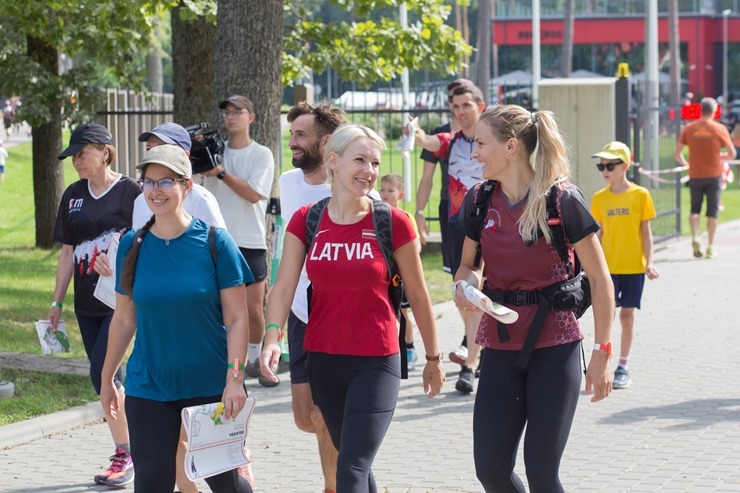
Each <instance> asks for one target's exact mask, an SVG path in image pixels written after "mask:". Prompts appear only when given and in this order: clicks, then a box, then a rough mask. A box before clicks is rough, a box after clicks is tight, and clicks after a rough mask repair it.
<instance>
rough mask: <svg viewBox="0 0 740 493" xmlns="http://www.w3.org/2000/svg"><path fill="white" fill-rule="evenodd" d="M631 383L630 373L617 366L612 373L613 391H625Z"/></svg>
mask: <svg viewBox="0 0 740 493" xmlns="http://www.w3.org/2000/svg"><path fill="white" fill-rule="evenodd" d="M631 383H632V379H631V378H630V373H629V372H628V371H627V369H626V368H624V367H623V366H618V367H617V369H616V371H615V372H614V382H612V388H613V389H626V388H627V387H629V386H630V384H631Z"/></svg>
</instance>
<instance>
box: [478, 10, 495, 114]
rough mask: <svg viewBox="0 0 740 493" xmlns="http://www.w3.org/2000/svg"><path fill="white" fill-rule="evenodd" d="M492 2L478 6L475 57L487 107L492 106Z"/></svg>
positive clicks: (479, 82)
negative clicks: (476, 49)
mask: <svg viewBox="0 0 740 493" xmlns="http://www.w3.org/2000/svg"><path fill="white" fill-rule="evenodd" d="M491 43H492V39H491V0H481V2H480V4H479V6H478V51H477V53H476V55H475V65H476V69H477V70H476V72H477V74H476V82H477V83H478V87H479V88H480V89H481V91H483V97H484V98H485V100H486V106H488V105H489V104H491V84H490V80H491Z"/></svg>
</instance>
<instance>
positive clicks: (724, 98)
mask: <svg viewBox="0 0 740 493" xmlns="http://www.w3.org/2000/svg"><path fill="white" fill-rule="evenodd" d="M731 13H732V10H730V9H725V10H723V11H722V102H723V103H724V105H725V107H724V108H722V116H723V117H725V115H726V114H727V112H728V111H729V109H730V102H729V101H728V98H727V17H729V15H730V14H731Z"/></svg>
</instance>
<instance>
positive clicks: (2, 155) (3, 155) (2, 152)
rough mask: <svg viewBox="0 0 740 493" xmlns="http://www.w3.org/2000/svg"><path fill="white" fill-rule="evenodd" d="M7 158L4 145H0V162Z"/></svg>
mask: <svg viewBox="0 0 740 493" xmlns="http://www.w3.org/2000/svg"><path fill="white" fill-rule="evenodd" d="M6 159H8V151H6V150H5V148H4V147H0V164H3V165H4V164H5V160H6Z"/></svg>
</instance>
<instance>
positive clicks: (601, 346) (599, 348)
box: [594, 341, 612, 358]
mask: <svg viewBox="0 0 740 493" xmlns="http://www.w3.org/2000/svg"><path fill="white" fill-rule="evenodd" d="M594 351H606V354H607V355H608V356H609V357H610V358H611V357H612V343H611V341H609V342H607V343H606V344H599V343H598V342H597V343H595V344H594Z"/></svg>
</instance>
